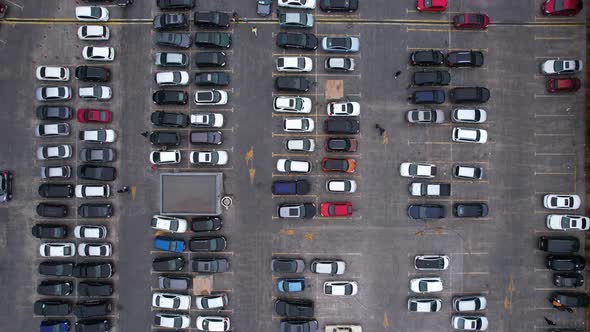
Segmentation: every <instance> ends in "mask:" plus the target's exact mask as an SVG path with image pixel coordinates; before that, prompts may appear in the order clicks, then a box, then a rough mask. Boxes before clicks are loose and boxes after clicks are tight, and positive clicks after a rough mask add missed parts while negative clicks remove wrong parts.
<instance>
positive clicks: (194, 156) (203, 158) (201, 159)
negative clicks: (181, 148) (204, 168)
mask: <svg viewBox="0 0 590 332" xmlns="http://www.w3.org/2000/svg"><path fill="white" fill-rule="evenodd" d="M228 156H229V155H228V153H227V151H191V153H190V156H189V159H190V162H191V164H197V165H211V166H223V165H227V162H228V160H229V157H228Z"/></svg>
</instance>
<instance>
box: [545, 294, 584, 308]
mask: <svg viewBox="0 0 590 332" xmlns="http://www.w3.org/2000/svg"><path fill="white" fill-rule="evenodd" d="M550 300H551V302H559V303H560V304H561V305H562V306H564V307H568V308H581V307H587V306H588V304H589V303H590V298H589V297H588V295H587V294H585V293H573V292H554V293H553V294H551V297H550Z"/></svg>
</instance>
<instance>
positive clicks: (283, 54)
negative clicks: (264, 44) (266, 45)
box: [272, 53, 361, 68]
mask: <svg viewBox="0 0 590 332" xmlns="http://www.w3.org/2000/svg"><path fill="white" fill-rule="evenodd" d="M272 56H273V57H274V56H306V57H310V58H313V57H330V56H331V54H328V53H325V54H324V53H272ZM332 56H333V55H332ZM346 57H353V58H360V57H361V55H360V54H358V53H357V54H346ZM316 68H317V66H316Z"/></svg>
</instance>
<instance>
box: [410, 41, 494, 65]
mask: <svg viewBox="0 0 590 332" xmlns="http://www.w3.org/2000/svg"><path fill="white" fill-rule="evenodd" d="M466 49H467V48H453V47H452V48H446V47H444V48H443V47H409V46H406V51H427V50H436V51H449V52H452V51H464V50H466ZM469 50H471V51H479V52H484V53H485V52H488V48H471V47H470V48H469ZM428 68H429V69H430V67H428ZM440 68H446V67H440ZM459 68H463V67H459ZM453 69H455V68H453Z"/></svg>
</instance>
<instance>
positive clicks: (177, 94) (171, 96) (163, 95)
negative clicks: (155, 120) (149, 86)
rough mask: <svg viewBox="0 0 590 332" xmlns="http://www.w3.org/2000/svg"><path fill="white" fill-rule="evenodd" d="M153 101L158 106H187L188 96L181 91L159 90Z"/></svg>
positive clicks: (153, 96) (155, 93)
mask: <svg viewBox="0 0 590 332" xmlns="http://www.w3.org/2000/svg"><path fill="white" fill-rule="evenodd" d="M152 100H153V101H154V103H156V105H186V103H187V102H188V94H187V93H186V92H185V91H180V90H157V91H156V92H154V94H153V95H152Z"/></svg>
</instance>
